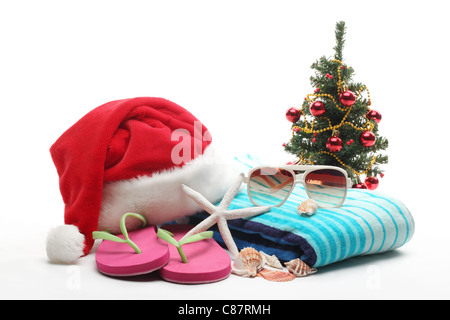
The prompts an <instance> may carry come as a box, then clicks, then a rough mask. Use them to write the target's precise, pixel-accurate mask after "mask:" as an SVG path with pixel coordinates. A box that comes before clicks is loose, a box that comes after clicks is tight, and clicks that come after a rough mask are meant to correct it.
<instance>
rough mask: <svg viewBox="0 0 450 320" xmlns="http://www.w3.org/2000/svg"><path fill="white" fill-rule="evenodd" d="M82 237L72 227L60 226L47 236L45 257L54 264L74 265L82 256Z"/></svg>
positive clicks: (74, 227) (75, 228) (76, 229)
mask: <svg viewBox="0 0 450 320" xmlns="http://www.w3.org/2000/svg"><path fill="white" fill-rule="evenodd" d="M83 248H84V235H83V234H81V233H80V231H79V230H78V228H77V227H76V226H73V225H68V224H66V225H61V226H58V227H56V228H53V229H51V230H50V232H49V233H48V235H47V256H48V258H49V259H50V261H51V262H54V263H74V262H75V261H77V259H78V258H79V257H81V256H82V255H83Z"/></svg>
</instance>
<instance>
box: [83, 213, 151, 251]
mask: <svg viewBox="0 0 450 320" xmlns="http://www.w3.org/2000/svg"><path fill="white" fill-rule="evenodd" d="M128 217H134V218H137V219H139V220H141V221H142V222H143V225H142V227H145V226H146V225H147V220H146V219H145V217H144V216H143V215H140V214H139V213H132V212H128V213H125V214H124V215H123V216H122V217H121V218H120V231H122V234H123V237H124V238H125V239H122V238H119V237H118V236H115V235H113V234H111V233H110V232H108V231H93V232H92V238H94V239H103V240H109V241H114V242H119V243H127V244H128V245H130V246H131V247H132V248H133V249H134V251H135V252H136V253H142V251H141V249H139V247H138V246H137V245H136V244H135V243H134V242H133V241H131V239H130V237H129V236H128V230H127V228H126V226H125V219H126V218H128Z"/></svg>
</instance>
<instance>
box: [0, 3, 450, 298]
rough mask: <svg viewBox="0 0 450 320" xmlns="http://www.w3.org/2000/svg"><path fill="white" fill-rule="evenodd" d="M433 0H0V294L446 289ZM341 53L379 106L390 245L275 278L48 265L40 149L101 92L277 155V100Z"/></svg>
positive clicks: (446, 216) (441, 16)
mask: <svg viewBox="0 0 450 320" xmlns="http://www.w3.org/2000/svg"><path fill="white" fill-rule="evenodd" d="M445 4H446V1H435V0H429V1H364V2H362V1H282V0H278V1H261V0H259V1H248V0H245V1H243V0H241V1H111V0H110V1H72V2H69V1H1V2H0V46H1V48H0V95H1V96H0V97H1V100H0V103H1V124H0V137H1V140H0V142H1V148H0V150H1V157H0V164H1V166H0V168H1V176H0V188H1V192H0V196H1V199H0V200H1V206H0V208H1V212H0V227H1V230H2V232H1V236H0V298H2V299H7V298H26V299H38V298H39V299H47V298H57V299H78V298H94V299H97V298H98V299H109V298H125V299H127V298H133V299H135V298H137V299H140V298H141V299H184V298H186V297H188V298H191V299H318V298H319V299H320V298H321V299H335V298H339V299H371V298H375V299H427V298H430V299H436V298H437V299H449V298H450V289H449V288H450V276H449V263H450V249H449V245H448V243H449V237H448V234H449V231H448V230H449V226H450V212H449V211H450V209H449V206H448V200H447V199H448V196H449V194H448V191H449V185H448V183H449V181H450V180H449V178H450V176H449V173H448V171H449V166H448V154H449V153H448V150H449V149H450V141H449V140H450V137H449V136H450V134H449V126H448V123H449V115H450V111H449V109H450V105H449V99H448V94H449V91H448V88H449V84H450V81H449V78H450V67H449V60H448V57H449V40H448V39H449V37H448V33H449V31H450V22H449V20H450V19H448V9H447V8H446V7H445ZM339 20H344V21H346V23H347V37H346V39H347V43H346V46H345V49H344V58H345V62H346V63H347V64H348V65H351V66H353V68H354V69H355V71H356V74H355V78H354V80H356V81H360V82H362V83H364V84H366V85H367V86H368V88H369V90H370V93H371V97H372V101H373V108H374V109H376V110H379V111H380V112H381V114H382V115H383V119H382V121H381V123H380V134H382V135H384V136H386V137H387V138H388V139H389V142H390V147H389V149H388V154H389V156H390V160H389V164H388V165H386V166H385V170H386V175H385V177H384V178H383V179H381V183H380V187H379V190H380V191H382V192H385V193H388V194H389V195H391V196H393V197H396V198H399V199H401V200H402V201H403V202H404V203H405V204H406V205H407V206H408V208H409V209H410V211H411V212H412V214H413V216H414V218H415V221H416V232H415V235H414V237H413V239H412V240H411V241H410V242H409V243H407V244H406V245H405V246H404V247H402V248H400V249H398V250H395V251H393V252H389V253H386V254H381V255H376V256H366V257H358V258H353V259H350V260H347V261H344V262H340V263H337V264H334V265H331V266H327V267H323V268H321V269H319V272H318V273H317V274H315V275H313V276H311V277H308V278H302V279H296V280H295V281H292V282H288V283H271V282H268V281H266V280H264V279H262V278H255V279H245V278H240V277H237V276H234V275H231V276H230V277H229V278H228V279H227V280H225V281H222V282H219V283H216V284H209V285H195V286H183V285H176V284H171V283H167V282H164V281H162V280H160V279H159V278H158V277H157V276H156V275H149V276H148V277H143V278H139V279H129V280H116V279H113V278H109V277H105V276H103V275H101V274H99V273H98V272H97V270H96V267H95V255H94V254H90V255H88V256H87V257H85V258H82V259H80V260H79V263H78V264H77V265H74V266H61V265H52V264H49V263H48V262H47V258H46V254H45V238H46V235H47V232H48V230H49V228H50V227H53V226H56V225H59V224H62V223H63V203H62V199H61V196H60V193H59V189H58V177H57V174H56V170H55V168H54V166H53V163H52V161H51V158H50V154H49V152H48V149H49V147H50V146H51V144H52V143H53V142H54V141H55V140H56V139H57V138H58V137H59V136H60V135H61V133H62V132H63V131H64V130H66V129H67V128H68V127H69V126H70V125H72V124H73V123H74V122H75V121H77V120H78V119H79V118H81V117H82V116H83V115H84V114H86V113H87V112H88V111H90V110H91V109H93V108H94V107H96V106H98V105H100V104H103V103H104V102H107V101H110V100H115V99H120V98H128V97H136V96H159V97H165V98H167V99H169V100H172V101H174V102H176V103H178V104H180V105H181V106H184V107H185V108H187V109H189V110H190V111H191V112H192V113H193V114H194V115H195V116H197V117H198V118H199V119H200V120H201V121H202V122H203V123H204V124H205V125H206V126H207V127H208V129H209V130H210V132H211V134H212V136H213V140H214V141H215V143H216V144H217V145H218V146H221V147H223V149H224V150H230V149H231V150H232V152H236V153H242V152H248V153H250V154H253V155H258V156H260V157H262V158H267V159H269V158H273V157H278V158H280V159H290V157H289V156H287V155H286V154H284V151H283V149H282V147H281V144H282V143H283V142H284V141H287V139H289V137H290V123H289V122H287V121H286V119H285V115H284V113H285V111H286V110H287V109H288V108H289V107H291V106H300V105H301V103H302V101H303V98H304V97H305V95H306V94H307V93H311V92H312V91H313V88H311V86H310V83H309V77H310V76H311V75H312V70H311V69H310V65H311V64H312V63H313V62H314V61H315V60H316V59H318V58H319V57H321V56H322V55H325V56H332V55H333V54H334V52H333V49H332V48H333V46H334V28H335V23H336V21H339Z"/></svg>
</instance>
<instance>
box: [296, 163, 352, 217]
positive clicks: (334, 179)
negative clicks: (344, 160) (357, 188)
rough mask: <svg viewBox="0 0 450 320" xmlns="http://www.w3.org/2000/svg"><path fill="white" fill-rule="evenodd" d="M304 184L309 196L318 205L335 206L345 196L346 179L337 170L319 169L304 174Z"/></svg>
mask: <svg viewBox="0 0 450 320" xmlns="http://www.w3.org/2000/svg"><path fill="white" fill-rule="evenodd" d="M305 186H306V190H307V192H308V194H309V196H310V198H311V199H314V200H316V201H317V203H318V204H319V206H320V207H322V208H327V207H336V206H338V205H340V204H341V203H342V201H343V199H344V198H345V195H346V192H347V179H346V177H345V175H344V174H343V173H342V172H340V171H338V170H333V169H320V170H315V171H312V172H310V173H308V174H307V175H306V177H305Z"/></svg>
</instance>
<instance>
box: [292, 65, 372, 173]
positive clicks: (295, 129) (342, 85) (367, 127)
mask: <svg viewBox="0 0 450 320" xmlns="http://www.w3.org/2000/svg"><path fill="white" fill-rule="evenodd" d="M331 62H337V63H339V66H338V68H337V72H338V83H337V85H338V95H340V94H341V93H342V92H343V91H346V90H348V87H347V84H346V83H345V82H344V81H342V78H341V68H342V67H343V66H342V62H341V61H339V60H331ZM364 90H366V91H367V95H368V98H369V99H368V104H367V109H368V110H370V109H369V106H370V105H371V100H370V92H369V89H367V87H366V86H362V87H361V88H360V89H359V90H358V91H357V92H356V94H355V95H356V99H358V97H359V96H360V95H361V93H362V92H363V91H364ZM321 97H324V98H329V99H330V100H332V101H333V103H334V105H335V106H336V108H337V109H339V110H340V111H342V112H344V111H346V113H345V115H344V117H343V118H342V121H341V122H340V123H339V124H337V125H334V126H333V125H331V121H330V119H328V118H327V117H317V119H325V120H327V121H328V123H329V126H328V127H326V128H323V129H320V130H314V124H315V122H316V118H314V120H313V121H312V123H311V127H309V126H308V122H307V121H306V119H305V126H304V127H299V126H293V127H292V136H294V134H295V132H298V131H300V130H301V131H303V132H305V133H312V134H317V133H322V132H325V131H332V132H333V134H334V132H336V131H337V130H338V129H339V128H341V127H342V126H344V125H349V126H351V127H352V128H353V129H355V130H359V131H371V130H372V129H373V128H374V126H375V124H373V123H372V122H371V121H370V119H369V118H367V115H366V116H365V117H366V119H367V122H366V123H365V125H364V126H362V127H358V126H356V125H354V124H353V123H351V122H349V121H346V119H347V117H348V115H349V114H350V111H351V109H352V106H349V107H348V108H342V107H340V106H339V105H338V103H337V102H336V100H335V99H334V97H333V96H332V95H331V94H328V93H312V94H307V95H306V100H307V101H308V102H309V103H312V102H314V101H315V100H316V99H318V98H321ZM304 107H305V106H303V107H302V109H303V108H304ZM302 113H303V114H305V113H304V110H302ZM318 153H322V154H327V155H330V156H332V157H334V158H335V159H336V160H337V161H338V162H339V163H340V164H341V165H342V166H343V167H346V168H348V169H349V170H351V171H352V172H353V173H354V174H355V175H356V176H357V177H358V179H359V176H360V175H365V174H366V173H367V172H368V171H369V170H370V168H371V167H372V165H373V164H374V163H375V161H376V156H374V157H373V159H372V161H371V162H370V164H369V166H368V167H367V168H366V170H364V171H357V170H355V169H354V168H352V167H350V166H349V165H347V164H345V163H344V162H343V161H342V160H341V159H339V157H338V156H336V155H335V154H333V153H331V152H328V151H320V152H318ZM297 162H298V163H302V164H314V162H313V161H311V156H310V157H309V158H308V159H305V158H304V157H303V154H301V155H300V158H299V159H298V161H297Z"/></svg>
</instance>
